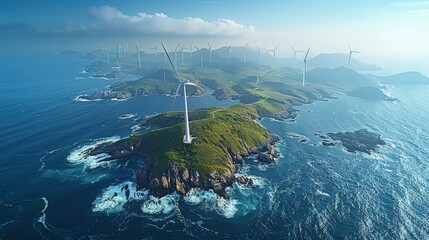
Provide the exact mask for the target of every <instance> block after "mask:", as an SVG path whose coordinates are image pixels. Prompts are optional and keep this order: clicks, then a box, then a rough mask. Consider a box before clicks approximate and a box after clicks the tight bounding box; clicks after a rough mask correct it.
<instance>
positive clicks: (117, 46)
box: [116, 43, 121, 69]
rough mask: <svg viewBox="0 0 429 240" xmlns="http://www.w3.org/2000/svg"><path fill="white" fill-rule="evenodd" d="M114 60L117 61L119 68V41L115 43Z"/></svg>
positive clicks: (119, 67)
mask: <svg viewBox="0 0 429 240" xmlns="http://www.w3.org/2000/svg"><path fill="white" fill-rule="evenodd" d="M116 61H117V62H118V69H121V63H120V62H119V43H118V44H117V45H116Z"/></svg>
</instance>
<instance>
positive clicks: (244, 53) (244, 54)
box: [243, 42, 249, 63]
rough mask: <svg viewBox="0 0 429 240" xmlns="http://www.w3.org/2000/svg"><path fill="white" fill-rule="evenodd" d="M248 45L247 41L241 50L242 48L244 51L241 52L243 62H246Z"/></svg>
mask: <svg viewBox="0 0 429 240" xmlns="http://www.w3.org/2000/svg"><path fill="white" fill-rule="evenodd" d="M248 45H249V42H247V43H246V45H245V46H244V48H243V50H244V52H243V62H244V63H245V62H246V48H247V46H248Z"/></svg>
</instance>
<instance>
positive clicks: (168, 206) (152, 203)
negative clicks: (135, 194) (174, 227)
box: [141, 193, 179, 215]
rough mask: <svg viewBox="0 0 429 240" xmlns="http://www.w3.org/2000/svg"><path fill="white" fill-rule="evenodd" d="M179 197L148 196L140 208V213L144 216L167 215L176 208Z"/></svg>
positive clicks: (175, 195) (174, 195)
mask: <svg viewBox="0 0 429 240" xmlns="http://www.w3.org/2000/svg"><path fill="white" fill-rule="evenodd" d="M178 200H179V195H178V194H177V193H173V194H170V195H167V196H164V197H162V198H157V197H154V196H150V197H149V199H148V200H147V201H145V202H144V203H143V205H142V207H141V209H142V211H143V212H144V213H146V214H151V215H154V214H160V213H163V214H168V213H170V212H171V211H173V210H174V209H175V208H176V204H177V201H178Z"/></svg>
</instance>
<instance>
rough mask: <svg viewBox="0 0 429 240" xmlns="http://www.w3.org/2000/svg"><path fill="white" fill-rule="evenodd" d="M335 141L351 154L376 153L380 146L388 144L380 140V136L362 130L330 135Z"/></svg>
mask: <svg viewBox="0 0 429 240" xmlns="http://www.w3.org/2000/svg"><path fill="white" fill-rule="evenodd" d="M328 136H329V137H331V138H332V139H333V140H336V141H340V142H341V144H342V145H343V147H344V148H345V149H346V150H347V151H348V152H351V153H356V152H364V153H367V154H371V153H372V152H376V151H377V150H378V148H379V146H380V145H386V142H385V141H383V140H382V139H381V138H380V134H378V133H373V132H369V131H368V130H367V129H360V130H357V131H354V132H339V133H328Z"/></svg>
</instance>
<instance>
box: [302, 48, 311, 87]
mask: <svg viewBox="0 0 429 240" xmlns="http://www.w3.org/2000/svg"><path fill="white" fill-rule="evenodd" d="M309 52H310V48H308V50H307V53H306V54H305V57H304V68H303V69H302V86H303V87H305V74H306V72H307V57H308V53H309Z"/></svg>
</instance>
